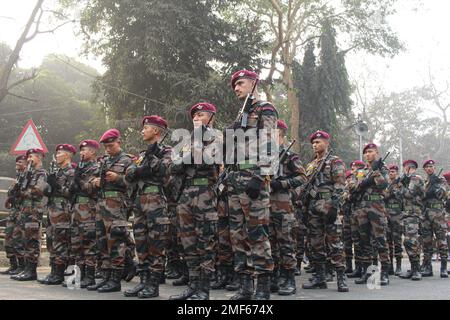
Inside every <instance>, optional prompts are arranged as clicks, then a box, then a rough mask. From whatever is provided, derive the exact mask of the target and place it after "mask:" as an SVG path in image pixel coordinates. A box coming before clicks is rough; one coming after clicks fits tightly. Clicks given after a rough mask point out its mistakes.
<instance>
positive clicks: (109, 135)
mask: <svg viewBox="0 0 450 320" xmlns="http://www.w3.org/2000/svg"><path fill="white" fill-rule="evenodd" d="M119 138H120V131H119V130H117V129H109V130H108V131H106V132H105V133H104V134H103V135H102V136H101V138H100V143H109V142H113V141H114V140H116V139H119Z"/></svg>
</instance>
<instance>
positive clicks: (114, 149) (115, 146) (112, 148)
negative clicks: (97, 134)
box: [103, 140, 120, 156]
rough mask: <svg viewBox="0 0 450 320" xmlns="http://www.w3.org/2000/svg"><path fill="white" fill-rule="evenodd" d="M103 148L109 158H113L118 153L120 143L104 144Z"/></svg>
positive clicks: (117, 141)
mask: <svg viewBox="0 0 450 320" xmlns="http://www.w3.org/2000/svg"><path fill="white" fill-rule="evenodd" d="M103 147H104V148H105V151H106V153H107V154H108V155H110V156H115V155H118V154H119V153H120V141H119V140H116V141H113V142H108V143H104V144H103Z"/></svg>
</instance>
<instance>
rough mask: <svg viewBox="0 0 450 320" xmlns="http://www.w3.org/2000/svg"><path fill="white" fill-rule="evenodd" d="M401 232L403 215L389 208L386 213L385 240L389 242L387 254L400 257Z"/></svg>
mask: <svg viewBox="0 0 450 320" xmlns="http://www.w3.org/2000/svg"><path fill="white" fill-rule="evenodd" d="M402 234H403V216H402V212H401V211H395V210H390V211H389V214H388V232H387V241H388V244H389V256H391V257H396V258H397V259H401V258H402V256H403V255H402V253H403V247H402Z"/></svg>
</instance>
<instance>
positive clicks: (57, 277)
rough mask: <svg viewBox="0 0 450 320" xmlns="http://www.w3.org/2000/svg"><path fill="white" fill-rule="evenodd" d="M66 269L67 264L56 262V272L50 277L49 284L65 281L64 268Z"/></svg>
mask: <svg viewBox="0 0 450 320" xmlns="http://www.w3.org/2000/svg"><path fill="white" fill-rule="evenodd" d="M65 269H66V266H65V265H63V264H62V265H61V264H55V272H54V273H53V276H51V277H49V278H48V281H47V284H48V285H58V284H61V283H63V282H64V270H65Z"/></svg>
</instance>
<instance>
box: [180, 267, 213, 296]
mask: <svg viewBox="0 0 450 320" xmlns="http://www.w3.org/2000/svg"><path fill="white" fill-rule="evenodd" d="M209 284H210V276H209V273H206V272H204V271H203V270H202V272H201V273H200V278H199V279H198V284H197V286H196V288H197V290H196V291H195V292H194V293H193V294H192V295H191V296H190V297H189V298H187V299H186V300H209Z"/></svg>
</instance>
